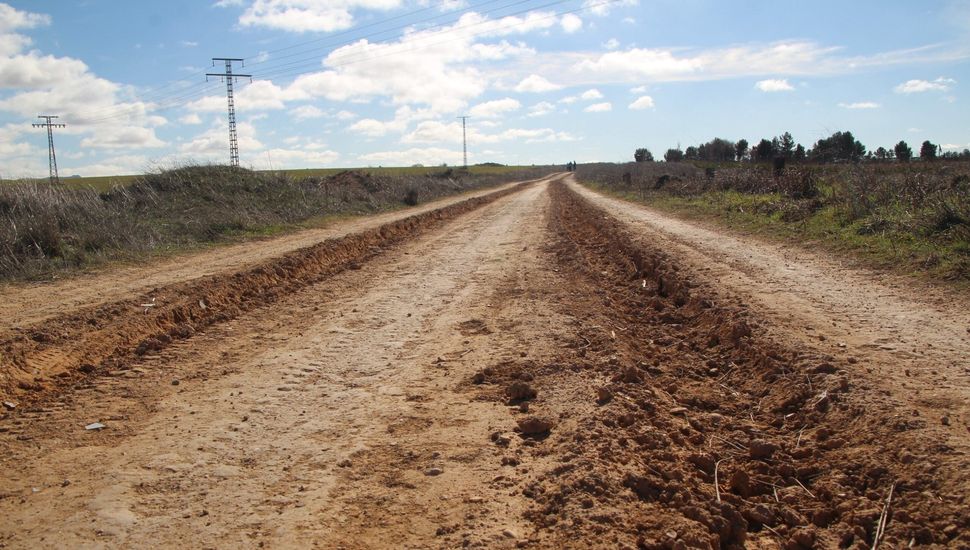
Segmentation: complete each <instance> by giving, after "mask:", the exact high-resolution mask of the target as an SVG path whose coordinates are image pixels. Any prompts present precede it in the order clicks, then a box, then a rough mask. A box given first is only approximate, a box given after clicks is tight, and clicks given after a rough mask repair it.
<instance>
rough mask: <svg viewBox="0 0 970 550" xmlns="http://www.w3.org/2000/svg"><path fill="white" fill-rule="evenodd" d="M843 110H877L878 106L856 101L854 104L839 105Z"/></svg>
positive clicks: (869, 102) (873, 103)
mask: <svg viewBox="0 0 970 550" xmlns="http://www.w3.org/2000/svg"><path fill="white" fill-rule="evenodd" d="M839 107H842V108H843V109H878V108H879V107H880V105H879V104H878V103H875V102H873V101H857V102H855V103H839Z"/></svg>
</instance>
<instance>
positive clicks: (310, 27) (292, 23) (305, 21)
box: [226, 0, 401, 33]
mask: <svg viewBox="0 0 970 550" xmlns="http://www.w3.org/2000/svg"><path fill="white" fill-rule="evenodd" d="M226 5H230V4H226ZM400 5H401V2H400V1H399V0H253V1H252V3H251V4H249V6H248V7H247V8H246V10H245V11H244V12H243V13H242V15H240V16H239V24H240V25H241V26H243V27H265V28H269V29H278V30H283V31H290V32H301V33H302V32H308V31H318V32H333V31H339V30H344V29H348V28H350V27H351V26H353V24H354V17H353V14H352V13H351V12H352V11H353V10H355V9H368V10H384V11H386V10H391V9H394V8H398V7H400Z"/></svg>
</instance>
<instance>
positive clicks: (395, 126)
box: [347, 105, 434, 137]
mask: <svg viewBox="0 0 970 550" xmlns="http://www.w3.org/2000/svg"><path fill="white" fill-rule="evenodd" d="M433 116H434V112H433V110H431V109H418V110H414V109H411V108H410V107H408V106H406V105H405V106H404V107H401V108H399V109H398V110H397V111H396V112H395V113H394V118H393V119H392V120H389V121H381V120H376V119H373V118H365V119H361V120H358V121H357V122H355V123H354V124H352V125H350V126H349V127H348V128H347V129H348V130H350V131H352V132H356V133H358V134H363V135H365V136H368V137H381V136H383V135H386V134H388V133H389V132H403V131H404V130H405V129H406V128H407V126H408V125H409V124H410V123H411V122H414V121H420V120H428V119H429V118H432V117H433Z"/></svg>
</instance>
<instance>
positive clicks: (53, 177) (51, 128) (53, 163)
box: [31, 115, 67, 183]
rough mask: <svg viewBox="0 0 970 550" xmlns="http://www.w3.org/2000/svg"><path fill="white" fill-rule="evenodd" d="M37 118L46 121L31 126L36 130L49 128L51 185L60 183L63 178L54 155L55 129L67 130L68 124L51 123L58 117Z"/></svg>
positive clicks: (48, 146) (38, 116) (48, 147)
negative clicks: (58, 172) (58, 170)
mask: <svg viewBox="0 0 970 550" xmlns="http://www.w3.org/2000/svg"><path fill="white" fill-rule="evenodd" d="M37 118H42V119H44V122H42V123H39V124H31V126H33V127H34V128H47V155H48V157H49V160H50V172H51V183H60V182H61V178H60V177H58V175H57V155H56V154H54V128H67V124H59V123H56V122H51V121H52V120H54V119H55V118H57V115H37Z"/></svg>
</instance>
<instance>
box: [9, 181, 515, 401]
mask: <svg viewBox="0 0 970 550" xmlns="http://www.w3.org/2000/svg"><path fill="white" fill-rule="evenodd" d="M345 177H359V175H354V174H350V175H347V176H345ZM522 185H526V184H522ZM520 189H521V185H519V186H515V187H511V188H508V189H504V190H502V191H497V192H494V193H490V194H488V195H483V196H480V197H474V198H470V199H467V200H464V201H461V202H457V203H454V204H451V205H448V206H445V207H443V208H439V209H437V210H433V211H430V212H425V213H421V214H416V215H414V216H410V217H407V218H403V219H400V220H397V221H394V222H390V223H387V224H384V225H382V226H380V227H378V228H375V229H372V230H368V231H364V232H361V233H356V234H353V235H348V236H346V237H343V238H339V239H329V240H327V241H324V242H322V243H320V244H317V245H314V246H311V247H307V248H304V249H300V250H297V251H294V252H291V253H288V254H286V255H283V256H281V257H279V258H275V259H272V260H269V261H266V262H264V263H261V264H258V265H256V266H253V267H251V268H248V269H245V270H242V271H238V272H235V273H230V274H220V275H213V276H210V277H204V278H201V279H198V280H195V281H192V282H189V283H182V284H175V285H171V286H168V287H164V288H157V289H154V290H153V291H152V292H150V293H149V294H147V295H146V296H144V297H141V298H139V299H135V300H125V301H120V302H115V303H111V304H107V305H102V306H99V307H96V308H91V309H88V310H84V311H81V312H79V313H76V314H72V315H69V316H64V317H61V318H57V319H53V320H49V321H47V322H45V323H44V324H43V326H40V327H26V328H23V329H20V330H18V331H14V332H13V333H12V334H11V335H9V336H7V337H6V338H5V339H4V340H3V341H0V350H3V351H2V354H0V397H4V398H16V399H17V400H19V401H21V402H36V401H41V400H43V399H45V398H47V397H48V396H49V395H52V394H55V393H56V392H57V391H59V390H60V389H61V388H64V387H67V386H69V385H71V384H76V383H77V382H78V381H79V380H80V379H81V378H83V377H84V376H87V375H90V374H91V373H92V372H98V371H102V370H111V369H116V368H119V367H123V366H124V364H125V362H126V361H127V360H128V359H129V358H130V357H131V356H132V354H136V355H147V354H152V353H157V352H159V351H160V350H162V349H164V348H165V347H166V346H168V345H170V344H171V343H172V342H174V341H177V340H183V339H186V338H189V337H191V336H192V335H193V334H195V333H196V332H198V331H200V330H202V329H204V328H205V327H207V326H210V325H213V324H215V323H221V322H225V321H227V320H229V319H232V318H235V317H237V316H238V315H240V314H242V313H244V312H247V311H252V310H254V309H256V308H259V307H263V306H266V305H268V304H271V303H273V302H276V301H277V300H279V299H280V298H282V297H284V296H286V295H289V294H292V293H293V292H296V291H298V290H299V289H301V288H304V287H306V286H309V285H311V284H314V283H316V282H318V281H321V280H323V279H324V278H326V277H329V276H332V275H334V274H336V273H339V272H341V271H343V270H346V269H349V268H352V267H353V266H355V265H356V266H359V265H360V264H361V263H362V262H364V261H366V260H368V259H370V258H372V257H374V256H376V255H377V254H380V253H381V251H383V250H386V249H387V248H388V247H391V246H394V245H396V244H398V243H401V242H403V241H406V240H408V239H410V238H413V237H415V236H416V235H419V234H422V233H425V232H427V231H431V230H433V229H435V228H437V227H440V226H441V225H442V224H443V223H445V222H447V221H448V220H451V219H454V218H456V217H457V216H459V215H461V214H464V213H466V212H469V211H471V210H474V209H477V208H480V207H482V206H484V205H486V204H488V203H491V202H493V201H495V200H498V199H499V198H501V197H504V196H506V195H508V194H511V193H514V192H516V191H518V190H520ZM478 330H487V327H481V328H479V329H478ZM479 333H481V332H479ZM85 365H87V366H91V365H95V366H97V367H98V368H96V369H93V370H92V369H90V368H87V367H86V368H84V369H82V368H81V367H82V366H85Z"/></svg>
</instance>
